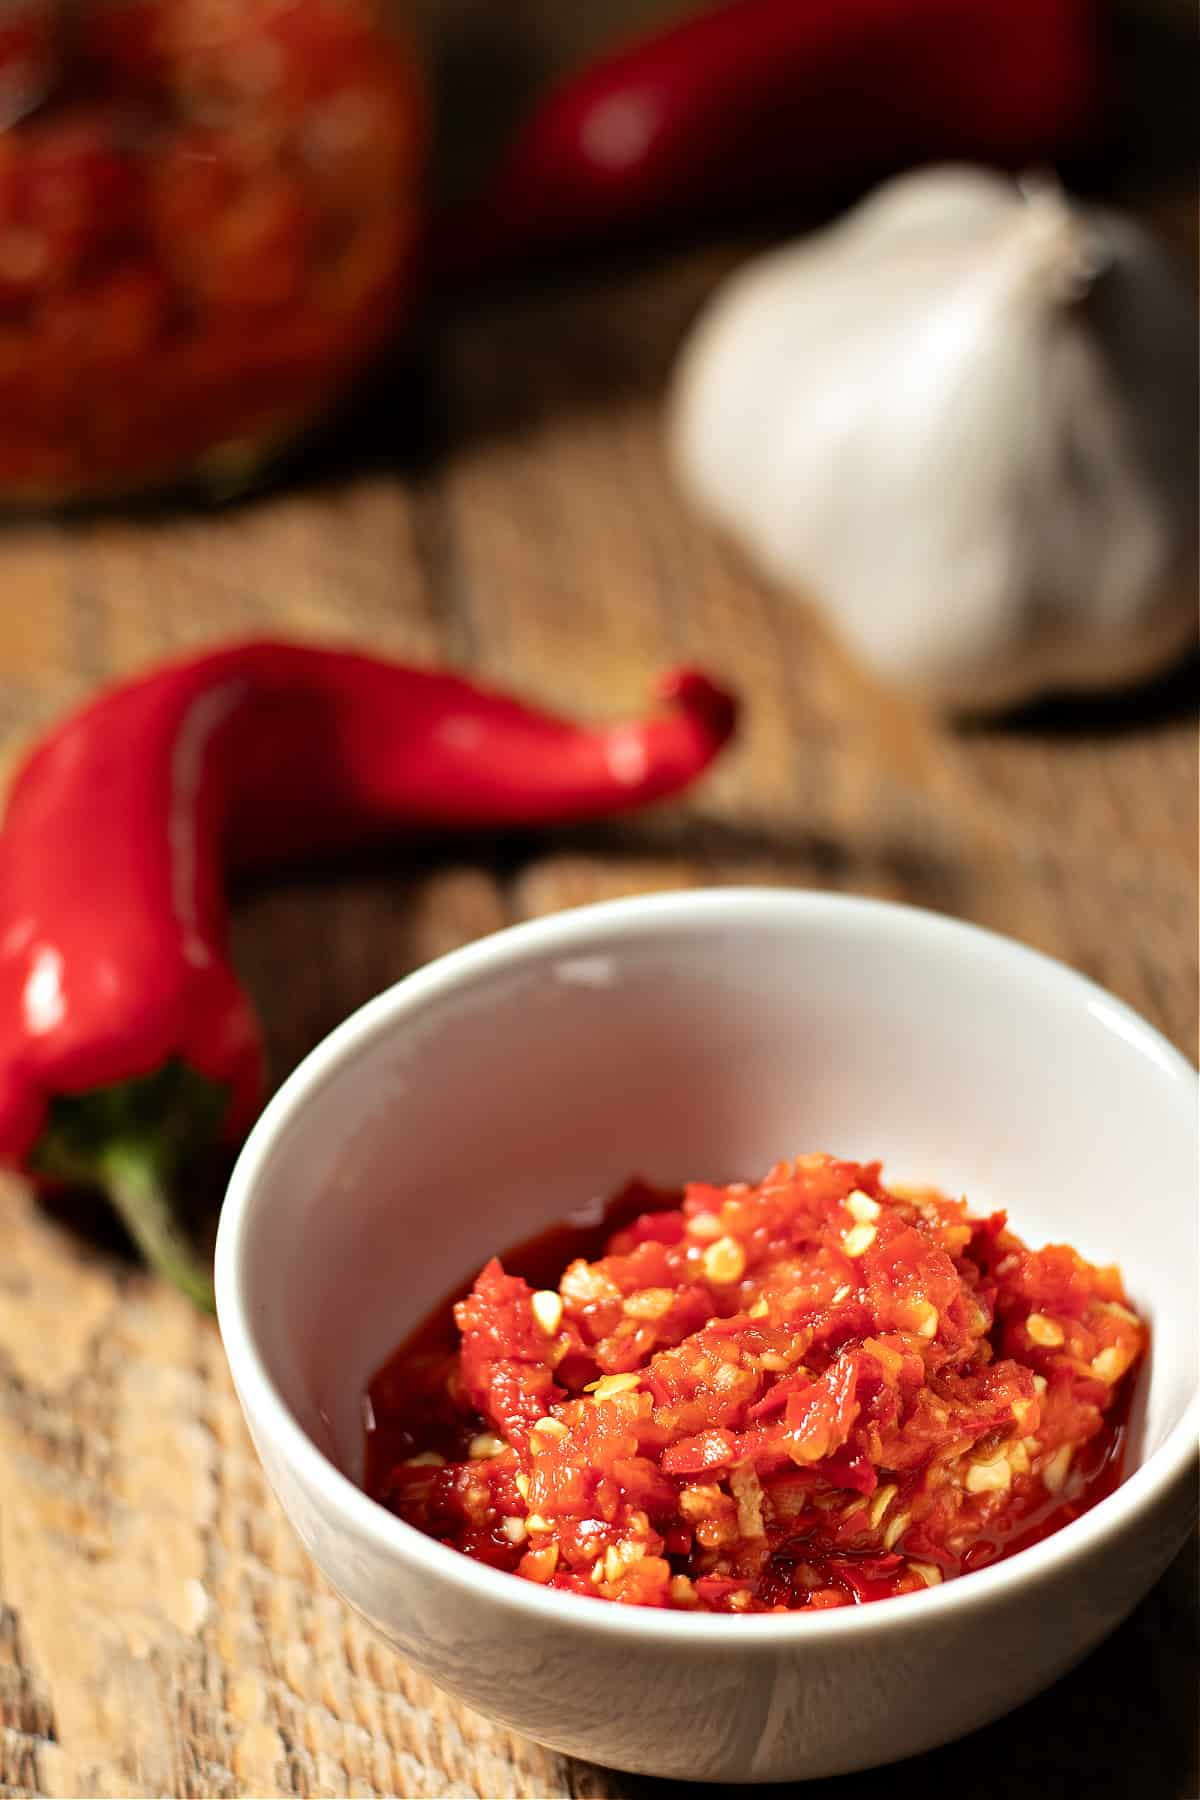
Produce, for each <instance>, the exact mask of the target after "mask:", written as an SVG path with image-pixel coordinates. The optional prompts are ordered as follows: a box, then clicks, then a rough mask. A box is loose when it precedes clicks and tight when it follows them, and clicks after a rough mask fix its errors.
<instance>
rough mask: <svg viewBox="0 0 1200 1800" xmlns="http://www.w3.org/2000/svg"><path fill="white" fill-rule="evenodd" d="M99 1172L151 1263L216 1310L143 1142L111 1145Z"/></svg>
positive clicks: (200, 1265)
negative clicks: (141, 1143)
mask: <svg viewBox="0 0 1200 1800" xmlns="http://www.w3.org/2000/svg"><path fill="white" fill-rule="evenodd" d="M99 1174H100V1180H101V1182H102V1184H103V1186H104V1188H105V1190H106V1192H107V1193H108V1196H109V1198H110V1200H111V1201H112V1203H113V1205H114V1206H115V1207H116V1209H117V1211H118V1213H119V1214H120V1215H121V1218H122V1220H123V1221H124V1224H125V1227H126V1229H127V1230H128V1232H129V1235H130V1236H131V1237H132V1238H133V1240H134V1242H135V1243H136V1245H137V1247H138V1249H139V1250H140V1251H141V1253H142V1255H143V1256H144V1257H145V1259H146V1261H147V1262H148V1263H149V1264H150V1266H151V1268H153V1269H157V1271H158V1273H159V1274H160V1275H165V1276H166V1278H167V1280H168V1281H172V1282H174V1284H175V1286H176V1287H177V1288H179V1289H181V1290H182V1292H183V1293H185V1294H186V1295H187V1296H188V1298H189V1300H194V1301H195V1303H196V1305H197V1306H200V1307H203V1308H204V1310H205V1312H210V1313H211V1312H215V1311H216V1296H215V1295H214V1293H213V1284H212V1277H211V1275H210V1274H209V1272H208V1270H207V1268H206V1267H205V1266H204V1264H203V1263H202V1262H201V1260H200V1258H199V1257H198V1256H197V1255H196V1252H195V1249H194V1248H193V1246H192V1245H191V1244H190V1243H189V1242H188V1240H187V1238H186V1237H185V1236H184V1234H183V1232H182V1231H181V1230H180V1229H179V1225H178V1223H177V1221H176V1219H175V1214H174V1211H173V1208H172V1205H171V1200H170V1196H169V1193H168V1191H167V1188H166V1185H165V1184H164V1182H163V1179H162V1172H161V1170H160V1168H159V1167H158V1162H157V1159H156V1158H155V1156H154V1155H153V1153H152V1152H150V1151H148V1150H147V1149H146V1147H145V1146H144V1145H133V1144H114V1145H112V1146H111V1147H110V1148H109V1149H107V1150H106V1151H105V1152H104V1154H103V1156H102V1157H101V1159H100V1169H99Z"/></svg>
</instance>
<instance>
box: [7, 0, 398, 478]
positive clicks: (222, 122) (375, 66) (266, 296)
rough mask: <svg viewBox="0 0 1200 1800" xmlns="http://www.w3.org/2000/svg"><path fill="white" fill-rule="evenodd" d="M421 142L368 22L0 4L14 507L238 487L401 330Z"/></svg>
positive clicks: (144, 6)
mask: <svg viewBox="0 0 1200 1800" xmlns="http://www.w3.org/2000/svg"><path fill="white" fill-rule="evenodd" d="M424 141H425V109H424V98H423V88H422V83H421V80H420V75H419V71H418V65H417V61H416V57H415V55H414V53H413V51H412V49H411V48H410V46H409V43H408V41H407V39H406V38H405V37H404V35H403V34H402V33H401V32H400V31H399V30H398V28H397V25H396V21H395V18H394V16H393V15H392V14H391V12H390V11H388V10H387V9H386V7H385V5H382V4H379V3H377V0H0V500H4V501H9V502H14V503H17V504H26V503H33V504H42V503H46V502H57V501H70V500H76V499H82V498H95V497H102V496H105V495H112V494H126V493H130V492H134V491H139V490H144V489H147V488H154V487H159V486H163V485H173V484H176V483H179V482H181V481H188V480H195V479H199V480H200V481H203V482H209V483H211V484H213V485H215V486H217V487H219V488H222V489H228V488H229V487H231V486H239V485H242V484H244V483H245V482H246V481H247V480H248V479H249V478H250V477H251V476H252V475H253V473H254V472H255V470H256V469H258V468H259V467H261V466H262V464H263V463H264V462H265V461H266V460H268V459H269V458H270V457H271V456H273V455H274V454H276V453H278V451H279V450H280V449H281V448H282V447H284V446H285V445H287V444H288V443H289V442H291V441H292V440H294V439H295V438H296V437H297V436H298V435H300V434H301V433H303V432H304V431H305V430H306V429H307V428H308V427H310V426H311V425H312V424H313V423H314V421H316V420H317V419H318V418H319V417H320V416H321V415H322V414H323V413H324V412H325V411H326V410H327V409H328V408H329V406H330V405H331V403H332V402H333V401H334V400H335V399H336V398H337V397H338V396H339V395H340V394H341V393H342V392H343V391H344V389H345V387H346V385H347V383H348V382H350V381H351V380H352V379H353V378H354V377H355V376H356V375H357V374H359V373H360V372H361V371H362V369H363V368H364V366H365V365H366V364H367V363H368V362H369V361H370V359H371V358H372V357H373V356H374V355H375V354H376V353H377V352H378V351H379V349H380V348H381V346H382V345H383V344H384V342H385V340H386V339H387V338H388V337H389V336H390V335H391V334H392V332H393V331H394V330H395V329H396V327H397V325H398V323H399V322H400V320H401V319H402V317H403V313H404V307H405V301H406V298H407V296H408V294H409V292H410V290H411V287H412V283H413V273H414V264H415V255H416V246H417V241H418V235H419V227H420V209H421V181H422V164H423V147H424Z"/></svg>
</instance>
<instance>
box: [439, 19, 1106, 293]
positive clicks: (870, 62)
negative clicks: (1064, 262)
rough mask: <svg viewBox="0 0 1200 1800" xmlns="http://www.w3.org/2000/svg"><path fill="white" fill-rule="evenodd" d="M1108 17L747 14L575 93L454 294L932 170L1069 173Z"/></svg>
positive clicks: (465, 233)
mask: <svg viewBox="0 0 1200 1800" xmlns="http://www.w3.org/2000/svg"><path fill="white" fill-rule="evenodd" d="M1104 61H1105V58H1104V55H1103V45H1102V42H1101V31H1100V26H1099V24H1098V19H1097V7H1096V5H1095V3H1094V0H735V3H734V4H731V5H725V6H721V7H718V8H716V9H713V10H710V11H706V12H704V13H702V14H700V15H699V16H698V17H689V18H687V19H684V20H683V21H682V22H680V23H677V24H674V25H672V26H670V27H668V28H667V29H666V30H664V31H661V32H660V33H658V34H657V35H655V36H652V37H647V38H644V39H642V40H641V41H640V42H638V43H635V44H633V45H632V46H630V47H629V48H627V49H624V50H620V51H618V52H616V53H615V54H613V55H610V56H607V57H604V58H602V59H601V60H599V61H597V62H595V63H593V64H591V65H590V66H589V67H587V68H586V69H584V70H583V71H582V73H578V74H575V75H572V76H568V77H567V78H566V80H565V81H563V82H562V83H561V84H560V85H559V86H558V87H557V88H555V89H553V90H551V92H550V93H549V94H548V95H547V96H546V97H545V99H544V100H543V101H542V102H541V103H540V104H539V105H537V106H536V107H535V109H534V111H533V113H532V115H531V117H530V118H529V119H528V121H527V122H526V123H525V125H524V126H523V127H522V128H521V129H519V131H518V133H517V135H516V138H515V140H514V141H513V143H512V144H511V146H510V148H509V149H508V151H507V153H506V155H505V157H504V158H503V160H502V161H501V164H500V166H499V168H498V170H497V172H496V174H495V175H494V177H493V178H491V179H490V180H489V181H488V182H487V183H486V184H485V187H484V191H483V193H482V194H481V195H480V196H479V198H478V200H477V201H476V202H474V203H473V204H472V205H471V206H470V207H469V208H468V210H467V213H466V215H465V216H464V217H463V218H461V219H460V220H458V221H457V222H456V223H455V224H454V225H453V226H452V227H451V229H450V231H449V232H448V234H447V236H446V239H445V241H444V243H443V245H442V248H441V266H442V270H443V273H444V275H445V277H446V278H447V279H463V278H464V277H465V276H467V275H469V274H472V273H486V272H488V271H489V270H492V269H494V268H497V267H504V266H506V265H508V264H510V263H512V262H514V261H516V260H517V259H519V258H521V257H534V256H538V255H547V254H551V253H553V252H555V251H557V250H559V249H561V248H565V247H569V246H571V245H573V244H588V243H594V242H595V241H596V240H598V239H600V240H604V239H608V240H627V239H631V238H636V237H638V236H643V235H645V234H647V233H648V232H650V231H653V230H656V229H662V228H663V227H664V226H665V227H678V226H679V225H680V224H681V223H695V222H697V221H698V220H700V219H712V218H714V217H724V218H726V219H729V218H732V219H733V220H734V221H735V222H736V221H738V220H739V219H743V218H744V216H745V213H746V211H747V209H748V208H752V207H756V208H758V209H759V210H761V209H763V208H764V207H766V208H770V207H772V206H775V207H777V206H779V205H781V204H786V203H792V202H796V201H814V200H821V199H830V198H835V199H836V198H840V197H844V196H845V194H846V192H847V190H848V189H850V188H853V187H856V186H859V185H861V184H863V183H864V182H867V181H870V180H873V179H878V178H879V177H880V176H882V175H884V174H888V173H890V172H892V171H893V170H895V169H897V168H900V167H903V166H905V165H908V164H911V163H914V162H919V161H924V160H928V159H930V158H951V157H960V158H969V159H973V160H979V161H983V162H998V163H1001V164H1006V165H1011V164H1020V163H1024V162H1029V161H1036V160H1038V159H1042V158H1047V157H1053V156H1055V155H1057V154H1059V153H1060V152H1062V151H1063V150H1064V149H1069V148H1071V147H1073V146H1075V145H1076V144H1077V143H1078V142H1079V141H1081V140H1082V139H1083V138H1084V137H1085V136H1086V134H1087V133H1088V132H1089V131H1090V129H1091V128H1092V127H1093V125H1094V124H1095V123H1096V121H1097V120H1098V118H1099V113H1100V100H1101V95H1102V90H1103V86H1104V82H1103V79H1102V76H1103V65H1104Z"/></svg>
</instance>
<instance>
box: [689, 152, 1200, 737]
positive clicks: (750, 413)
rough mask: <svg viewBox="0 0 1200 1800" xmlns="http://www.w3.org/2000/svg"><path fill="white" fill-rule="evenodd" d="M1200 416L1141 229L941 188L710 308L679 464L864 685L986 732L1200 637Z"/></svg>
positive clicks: (1052, 204)
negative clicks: (831, 635) (824, 621)
mask: <svg viewBox="0 0 1200 1800" xmlns="http://www.w3.org/2000/svg"><path fill="white" fill-rule="evenodd" d="M1196 406H1197V342H1196V321H1195V317H1194V312H1193V307H1192V303H1191V300H1190V297H1189V295H1188V294H1187V292H1186V291H1185V289H1184V287H1183V285H1182V283H1181V282H1180V281H1179V280H1178V279H1177V278H1176V276H1175V275H1174V273H1173V272H1172V270H1171V269H1170V267H1169V265H1168V263H1167V261H1166V258H1165V257H1164V256H1163V254H1162V253H1161V252H1160V250H1159V249H1158V248H1157V246H1156V245H1155V243H1154V242H1153V241H1152V240H1151V239H1150V237H1149V236H1148V235H1147V234H1146V233H1145V232H1144V231H1143V230H1142V229H1141V228H1140V227H1139V226H1138V225H1136V224H1135V223H1134V222H1132V221H1130V220H1128V219H1125V218H1122V217H1120V216H1118V215H1116V214H1113V213H1109V212H1104V211H1099V210H1093V209H1090V208H1082V207H1078V206H1076V205H1075V204H1074V203H1073V202H1070V201H1069V200H1067V198H1066V197H1065V196H1064V195H1063V194H1062V193H1061V191H1060V190H1058V189H1057V187H1055V186H1053V185H1049V184H1046V183H1026V184H1024V185H1022V184H1019V183H1014V182H1012V181H1009V180H1006V179H1004V178H1002V177H1000V176H997V175H992V174H990V173H988V172H985V171H982V170H975V169H969V168H955V167H947V168H938V169H929V170H924V171H921V172H918V173H917V174H913V175H909V176H905V177H902V178H901V179H899V180H897V181H895V182H891V183H889V184H888V185H887V186H885V187H884V188H881V189H880V190H879V191H878V192H877V193H876V194H875V195H874V196H872V197H871V198H869V199H868V200H866V201H865V202H864V203H863V204H862V205H861V206H859V207H858V208H857V209H856V210H855V211H854V212H852V213H851V214H849V215H847V217H845V218H844V219H843V220H841V221H840V222H839V223H837V224H835V225H834V226H832V227H830V228H829V229H827V230H825V231H823V232H820V233H818V234H815V235H814V236H812V237H809V238H807V239H805V240H804V241H802V242H800V243H798V244H796V245H793V246H789V247H787V248H785V249H782V250H779V251H775V252H773V253H771V254H769V255H767V256H764V257H761V258H759V259H757V260H755V261H754V262H752V263H750V264H749V265H748V266H746V267H745V268H743V269H741V270H740V271H738V272H736V273H735V274H734V275H733V276H732V277H731V278H730V279H729V280H728V281H727V282H726V283H725V285H724V286H723V287H721V288H720V289H718V291H717V293H716V294H715V296H714V297H713V299H712V300H711V301H710V303H709V304H708V306H707V308H706V309H705V311H704V312H703V313H702V314H701V317H700V319H699V320H698V322H697V324H696V325H695V326H694V327H693V329H692V332H691V334H690V336H689V338H688V340H687V341H686V343H685V344H684V347H683V350H682V352H681V355H680V359H679V363H678V366H677V369H676V372H675V376H674V380H673V387H672V392H671V396H670V400H669V406H668V430H669V440H670V441H669V452H670V456H671V460H672V464H673V467H674V469H675V472H676V474H677V477H678V479H679V481H680V483H681V485H682V487H683V489H684V491H685V493H686V494H687V495H688V496H689V497H690V498H691V500H692V501H693V503H694V504H695V505H696V507H697V508H698V509H700V510H701V511H703V512H705V513H707V514H708V515H709V516H710V517H711V518H712V519H714V520H715V521H716V522H717V523H718V524H720V525H722V526H723V527H725V528H726V529H727V530H728V531H729V532H730V533H731V534H732V535H733V536H734V537H736V538H737V539H738V540H739V541H740V542H741V544H742V546H743V547H744V549H745V550H746V551H747V552H748V554H749V556H750V558H751V560H752V561H753V562H754V563H756V564H757V565H758V566H759V567H760V568H761V569H762V570H764V571H765V572H766V573H767V574H768V575H769V576H770V577H772V578H773V579H774V580H775V581H777V582H779V583H780V584H781V585H782V586H783V587H784V588H786V589H788V590H790V591H792V592H795V593H796V594H798V595H800V596H802V597H803V598H805V599H807V600H811V601H812V602H813V603H815V604H816V605H817V606H818V607H819V608H820V609H822V611H824V613H825V614H826V615H827V616H828V618H829V620H830V622H831V624H832V626H833V628H834V629H835V631H836V632H837V633H838V634H839V635H840V636H841V638H842V639H843V640H844V641H845V642H846V643H847V645H848V646H849V648H850V649H851V650H852V651H853V652H854V654H855V655H856V656H857V657H858V658H859V659H860V660H861V661H862V662H863V663H864V664H865V665H867V666H868V667H869V668H871V669H873V670H874V671H875V672H876V673H877V674H878V675H879V676H881V677H882V678H884V680H885V681H887V682H889V683H893V684H896V685H899V686H902V687H904V688H906V689H908V690H909V691H911V692H913V693H915V694H917V695H918V696H920V697H922V698H924V699H927V700H929V701H930V702H932V703H933V704H935V705H938V706H940V707H944V708H947V709H950V710H953V711H963V712H971V711H983V710H991V709H995V708H1000V707H1007V706H1011V705H1013V704H1016V703H1019V702H1022V701H1026V700H1030V699H1033V698H1034V697H1036V696H1038V695H1040V694H1043V693H1047V692H1055V691H1062V690H1072V689H1093V688H1101V687H1106V686H1111V685H1118V684H1123V683H1125V682H1128V681H1132V680H1135V679H1137V678H1139V677H1141V676H1143V675H1145V674H1147V673H1149V672H1150V671H1151V670H1153V669H1155V668H1157V667H1159V666H1160V665H1162V664H1163V663H1164V662H1166V661H1167V660H1169V659H1170V658H1171V657H1172V656H1174V655H1175V654H1177V653H1178V651H1179V650H1180V649H1181V648H1182V647H1183V646H1184V645H1185V644H1187V643H1188V642H1189V641H1190V640H1192V639H1194V638H1195V636H1196V634H1197V623H1198V616H1197V591H1196V580H1197V483H1198V471H1197V434H1196Z"/></svg>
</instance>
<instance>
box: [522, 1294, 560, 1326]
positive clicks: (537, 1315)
mask: <svg viewBox="0 0 1200 1800" xmlns="http://www.w3.org/2000/svg"><path fill="white" fill-rule="evenodd" d="M529 1309H530V1311H531V1312H532V1314H533V1316H534V1319H535V1320H536V1321H537V1328H538V1330H539V1331H540V1332H543V1333H544V1334H545V1336H546V1337H554V1336H555V1334H556V1333H557V1331H558V1328H559V1326H560V1325H561V1324H562V1316H563V1301H562V1295H561V1294H559V1293H556V1292H555V1290H554V1289H553V1288H540V1289H539V1290H538V1292H537V1293H536V1294H533V1295H531V1296H530V1301H529Z"/></svg>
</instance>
